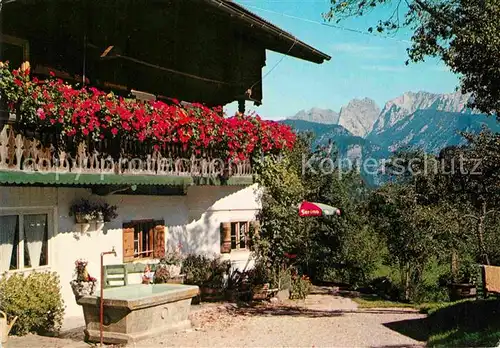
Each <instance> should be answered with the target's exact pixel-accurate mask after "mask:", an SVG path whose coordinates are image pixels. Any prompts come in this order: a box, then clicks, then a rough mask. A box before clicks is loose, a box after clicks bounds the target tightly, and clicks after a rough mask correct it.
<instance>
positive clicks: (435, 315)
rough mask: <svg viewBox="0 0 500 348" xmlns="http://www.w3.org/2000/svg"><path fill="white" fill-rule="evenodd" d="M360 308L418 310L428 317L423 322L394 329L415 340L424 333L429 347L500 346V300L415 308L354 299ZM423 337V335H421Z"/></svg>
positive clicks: (370, 299)
mask: <svg viewBox="0 0 500 348" xmlns="http://www.w3.org/2000/svg"><path fill="white" fill-rule="evenodd" d="M353 300H354V301H355V302H356V303H358V305H359V307H360V308H414V309H418V310H419V311H420V312H421V313H426V314H428V317H427V318H426V319H424V320H423V321H421V322H418V323H417V322H415V323H414V324H415V327H413V328H412V327H411V326H412V323H410V322H408V323H406V324H405V325H397V323H395V324H396V325H394V327H392V329H394V330H396V331H398V332H400V333H401V334H403V335H407V336H412V335H411V332H412V331H415V330H417V331H422V328H425V329H426V331H428V332H426V333H425V334H423V336H425V337H424V339H426V340H427V345H428V346H429V347H495V346H497V345H498V343H499V342H500V300H497V299H489V300H477V301H459V302H443V303H425V304H411V303H401V302H392V301H385V300H381V299H379V298H377V297H368V296H363V297H362V298H354V299H353ZM420 334H422V332H420Z"/></svg>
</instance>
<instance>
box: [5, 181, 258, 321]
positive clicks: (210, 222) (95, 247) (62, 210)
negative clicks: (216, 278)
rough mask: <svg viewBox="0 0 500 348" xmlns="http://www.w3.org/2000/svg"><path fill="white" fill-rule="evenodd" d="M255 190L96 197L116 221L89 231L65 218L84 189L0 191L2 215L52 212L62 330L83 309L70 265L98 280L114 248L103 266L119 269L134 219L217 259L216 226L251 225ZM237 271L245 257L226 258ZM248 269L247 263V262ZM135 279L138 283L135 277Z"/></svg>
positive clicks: (215, 189)
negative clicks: (80, 262)
mask: <svg viewBox="0 0 500 348" xmlns="http://www.w3.org/2000/svg"><path fill="white" fill-rule="evenodd" d="M257 190H258V189H257V186H256V185H253V186H249V187H246V188H241V187H236V186H221V187H217V186H192V187H190V188H189V189H188V192H187V195H185V196H128V195H110V196H106V197H99V196H95V197H93V198H96V199H103V200H105V201H106V202H108V203H109V204H111V205H117V206H118V218H117V219H115V220H113V221H112V222H109V223H107V224H106V225H105V226H104V227H103V228H102V229H99V230H96V228H95V226H94V225H91V228H90V229H89V230H87V231H82V230H81V226H80V225H77V224H75V223H74V219H73V218H72V217H70V216H69V207H70V205H71V202H72V201H73V200H75V199H78V198H89V197H91V194H90V192H89V190H87V189H83V188H51V187H46V188H39V187H0V211H2V210H3V211H4V212H5V211H9V212H15V211H16V209H22V208H28V207H39V208H50V209H53V213H54V226H53V231H52V237H51V238H50V241H49V267H48V268H49V269H50V270H52V271H55V272H57V273H58V274H59V276H60V278H61V286H62V294H63V298H64V300H65V304H66V312H65V319H66V326H68V323H69V322H70V321H71V322H74V318H75V317H80V318H81V319H82V320H83V314H82V309H81V307H80V306H78V305H77V304H76V302H75V300H74V296H73V293H72V291H71V287H70V285H69V282H70V281H71V280H72V279H73V271H74V262H75V260H76V259H78V258H85V259H87V260H88V261H89V264H88V270H89V273H90V275H92V276H94V277H96V278H97V279H99V278H100V270H99V264H100V254H101V252H103V251H110V250H111V249H112V248H113V247H115V250H116V252H117V257H114V256H113V255H105V256H104V264H113V263H122V260H123V241H122V230H121V227H122V225H123V223H124V222H128V221H131V220H138V219H163V220H165V224H166V225H167V228H168V231H167V235H166V243H167V244H168V245H172V246H174V245H177V244H178V243H179V242H180V243H182V245H183V252H184V253H203V254H219V252H220V224H221V223H222V222H230V221H249V220H252V219H254V218H255V215H256V213H257V212H258V209H259V207H260V204H259V202H258V191H257ZM224 257H226V258H230V259H231V261H232V262H233V263H234V266H235V267H239V268H243V267H245V265H247V262H248V258H249V253H248V252H245V251H239V252H235V251H233V252H231V254H228V255H224ZM250 263H251V262H250ZM137 279H140V278H139V277H137Z"/></svg>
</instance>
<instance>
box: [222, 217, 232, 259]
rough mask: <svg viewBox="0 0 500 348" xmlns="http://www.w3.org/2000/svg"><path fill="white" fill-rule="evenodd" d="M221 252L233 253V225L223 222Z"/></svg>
mask: <svg viewBox="0 0 500 348" xmlns="http://www.w3.org/2000/svg"><path fill="white" fill-rule="evenodd" d="M220 252H221V253H223V254H224V253H230V252H231V223H230V222H223V223H221V224H220Z"/></svg>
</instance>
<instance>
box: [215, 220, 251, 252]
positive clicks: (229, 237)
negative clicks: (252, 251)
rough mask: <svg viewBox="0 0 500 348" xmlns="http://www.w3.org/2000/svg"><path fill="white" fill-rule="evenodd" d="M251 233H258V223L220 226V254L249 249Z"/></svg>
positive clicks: (230, 223)
mask: <svg viewBox="0 0 500 348" xmlns="http://www.w3.org/2000/svg"><path fill="white" fill-rule="evenodd" d="M250 232H252V233H256V232H257V233H258V222H256V221H238V222H225V223H222V224H221V253H229V252H231V250H245V249H249V248H250V240H251V238H250V237H251V235H250Z"/></svg>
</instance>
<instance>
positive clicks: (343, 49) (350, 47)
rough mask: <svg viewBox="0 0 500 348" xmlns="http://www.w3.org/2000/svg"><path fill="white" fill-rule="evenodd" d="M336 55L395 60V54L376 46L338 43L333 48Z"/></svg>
mask: <svg viewBox="0 0 500 348" xmlns="http://www.w3.org/2000/svg"><path fill="white" fill-rule="evenodd" d="M332 49H333V51H334V52H336V53H346V54H354V55H360V56H361V58H366V59H391V58H395V55H394V54H391V53H388V52H387V48H384V47H382V46H374V45H363V44H358V43H352V42H351V43H349V42H345V43H338V44H334V45H333V47H332Z"/></svg>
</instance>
